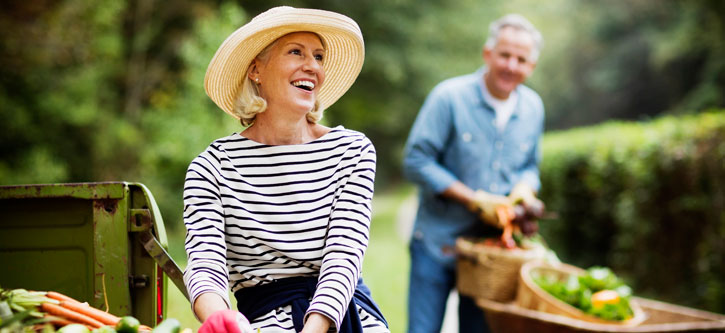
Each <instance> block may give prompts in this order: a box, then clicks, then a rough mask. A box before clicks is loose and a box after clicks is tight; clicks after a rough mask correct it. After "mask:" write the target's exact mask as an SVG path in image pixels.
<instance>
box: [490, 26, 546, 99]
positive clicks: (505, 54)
mask: <svg viewBox="0 0 725 333" xmlns="http://www.w3.org/2000/svg"><path fill="white" fill-rule="evenodd" d="M534 48H535V43H534V39H533V38H532V37H531V35H530V34H529V33H528V32H526V31H523V30H518V29H514V28H511V27H505V28H503V29H502V30H501V31H500V32H499V38H498V43H496V46H494V47H493V49H489V48H484V50H483V59H484V60H485V61H486V64H487V65H488V74H486V77H485V81H486V87H488V91H489V92H490V93H491V94H492V95H493V96H495V97H496V98H500V99H506V98H508V96H509V95H510V94H511V92H512V91H514V89H516V86H518V85H519V84H521V83H523V82H524V81H526V78H528V77H529V75H531V72H533V71H534V67H536V61H535V60H533V59H532V57H531V55H532V54H533V52H532V51H533V50H534Z"/></svg>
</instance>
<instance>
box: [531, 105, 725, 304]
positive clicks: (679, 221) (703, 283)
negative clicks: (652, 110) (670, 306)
mask: <svg viewBox="0 0 725 333" xmlns="http://www.w3.org/2000/svg"><path fill="white" fill-rule="evenodd" d="M541 179H542V189H541V194H540V196H541V198H542V200H544V202H545V203H546V204H547V208H548V209H549V210H550V211H552V212H555V213H556V215H558V216H557V217H556V218H553V219H551V220H542V221H540V229H541V234H542V235H543V236H544V239H546V241H547V242H548V243H549V245H550V247H551V248H552V249H553V250H554V251H556V252H557V254H558V255H559V257H560V258H561V259H562V261H564V262H567V263H571V264H574V265H577V266H579V267H590V266H593V265H604V266H608V267H610V268H612V269H613V270H614V271H615V272H616V273H617V274H618V275H620V276H622V277H623V278H624V279H625V280H627V281H628V282H629V283H630V285H631V286H632V288H633V289H634V291H635V294H636V295H640V296H644V297H650V298H654V299H658V300H663V301H667V302H673V303H677V304H682V305H686V306H692V307H696V308H701V309H705V310H709V311H714V312H720V313H723V312H725V110H713V111H708V112H703V113H699V114H694V115H685V116H678V117H674V116H667V117H662V118H658V119H655V120H652V121H648V122H640V123H635V122H609V123H605V124H602V125H598V126H593V127H587V128H578V129H575V130H568V131H561V132H549V133H547V134H546V135H545V136H544V139H543V161H542V164H541Z"/></svg>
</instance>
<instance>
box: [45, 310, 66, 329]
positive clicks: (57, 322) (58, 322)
mask: <svg viewBox="0 0 725 333" xmlns="http://www.w3.org/2000/svg"><path fill="white" fill-rule="evenodd" d="M43 318H45V319H47V320H48V322H49V323H51V324H53V326H55V327H63V326H66V325H70V324H73V322H72V321H70V320H68V319H64V318H61V317H56V316H53V315H51V314H47V313H46V314H45V315H44V316H43Z"/></svg>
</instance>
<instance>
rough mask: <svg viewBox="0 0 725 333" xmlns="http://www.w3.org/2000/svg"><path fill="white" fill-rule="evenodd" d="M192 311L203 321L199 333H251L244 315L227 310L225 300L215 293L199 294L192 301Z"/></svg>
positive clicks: (251, 330)
mask: <svg viewBox="0 0 725 333" xmlns="http://www.w3.org/2000/svg"><path fill="white" fill-rule="evenodd" d="M194 313H195V314H196V316H197V317H198V318H199V320H201V321H202V322H203V324H202V325H201V327H200V328H199V333H253V332H254V330H253V329H252V326H250V325H249V320H247V318H246V317H244V315H243V314H242V313H241V312H239V311H235V310H229V308H228V305H227V302H226V301H224V299H223V298H222V297H221V296H220V295H219V294H216V293H204V294H201V295H200V296H199V297H198V298H197V299H196V301H195V302H194Z"/></svg>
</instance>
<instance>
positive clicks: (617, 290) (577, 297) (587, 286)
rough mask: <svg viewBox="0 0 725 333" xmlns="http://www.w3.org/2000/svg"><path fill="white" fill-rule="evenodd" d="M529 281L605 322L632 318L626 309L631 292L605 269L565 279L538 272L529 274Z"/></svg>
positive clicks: (628, 309)
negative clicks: (530, 279)
mask: <svg viewBox="0 0 725 333" xmlns="http://www.w3.org/2000/svg"><path fill="white" fill-rule="evenodd" d="M532 278H533V280H534V282H536V284H537V285H538V286H539V287H541V289H544V290H546V291H547V292H548V293H549V294H551V295H553V296H554V297H556V298H558V299H560V300H561V301H563V302H566V303H568V304H570V305H572V306H574V307H576V308H578V309H580V310H582V311H583V312H585V313H588V314H591V315H594V316H597V317H599V318H602V319H605V320H618V321H621V320H627V319H629V318H632V315H633V312H632V309H631V307H630V305H629V298H630V296H631V295H632V289H631V288H630V287H629V286H627V285H626V284H625V283H624V282H623V281H622V280H621V279H619V278H618V277H617V276H616V275H615V274H614V273H613V272H612V271H611V270H610V269H609V268H607V267H596V266H595V267H592V268H589V269H588V270H587V271H586V272H585V273H584V274H582V275H580V276H575V275H570V276H569V277H568V278H566V279H559V278H557V277H556V276H553V275H547V274H541V273H539V272H533V273H532ZM602 291H608V292H603V293H600V292H602ZM612 292H614V294H613V293H612Z"/></svg>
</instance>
